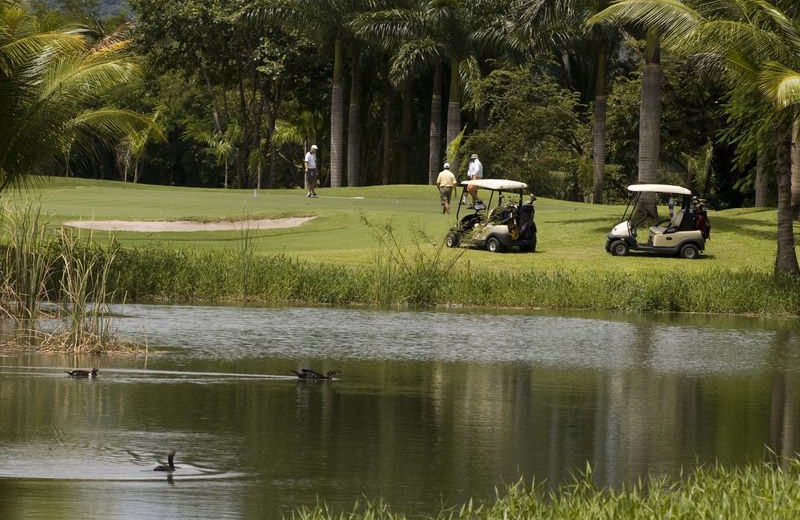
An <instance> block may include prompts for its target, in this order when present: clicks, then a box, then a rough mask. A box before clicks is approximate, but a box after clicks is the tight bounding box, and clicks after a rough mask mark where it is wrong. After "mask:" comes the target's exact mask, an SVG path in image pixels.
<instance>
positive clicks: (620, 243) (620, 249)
mask: <svg viewBox="0 0 800 520" xmlns="http://www.w3.org/2000/svg"><path fill="white" fill-rule="evenodd" d="M610 249H611V254H612V255H614V256H628V251H630V248H629V247H628V244H626V243H625V241H624V240H617V241H616V242H614V243H613V244H611V248H610Z"/></svg>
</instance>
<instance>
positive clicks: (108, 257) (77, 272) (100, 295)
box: [58, 229, 118, 352]
mask: <svg viewBox="0 0 800 520" xmlns="http://www.w3.org/2000/svg"><path fill="white" fill-rule="evenodd" d="M117 248H118V245H117V244H116V242H112V243H111V244H110V245H109V247H108V248H107V249H105V250H104V249H101V248H96V247H93V245H92V242H91V236H90V237H89V239H88V241H85V240H83V239H82V238H81V236H80V233H79V232H73V231H70V230H67V229H62V230H61V231H60V232H59V235H58V250H59V252H60V259H61V264H62V265H61V268H62V270H61V281H60V288H61V310H62V312H63V314H64V315H65V316H66V318H67V322H68V327H67V329H66V331H65V333H64V334H63V335H62V338H61V340H60V341H61V342H63V345H64V346H65V347H66V349H68V350H70V351H72V352H79V351H94V352H102V351H105V350H108V349H110V348H111V347H113V346H115V344H116V338H115V336H114V334H113V330H112V318H111V313H110V310H109V306H110V305H111V304H112V303H113V302H114V297H115V295H116V291H114V290H112V289H110V288H109V275H110V273H111V268H112V265H113V263H114V259H115V257H116V250H117Z"/></svg>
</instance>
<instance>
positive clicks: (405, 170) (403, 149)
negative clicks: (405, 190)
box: [398, 80, 414, 184]
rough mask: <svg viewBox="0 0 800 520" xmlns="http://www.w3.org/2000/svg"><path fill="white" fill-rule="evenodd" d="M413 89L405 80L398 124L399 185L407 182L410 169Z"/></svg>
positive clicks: (412, 130) (409, 82)
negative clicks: (401, 110)
mask: <svg viewBox="0 0 800 520" xmlns="http://www.w3.org/2000/svg"><path fill="white" fill-rule="evenodd" d="M413 123H414V89H413V88H412V85H411V81H408V80H406V82H405V84H404V86H403V114H402V120H401V122H400V127H401V128H400V131H401V138H400V140H401V144H400V175H399V179H398V180H399V182H400V184H407V183H408V182H409V178H410V175H409V169H410V168H411V141H412V140H413V135H412V134H413V132H414V127H413Z"/></svg>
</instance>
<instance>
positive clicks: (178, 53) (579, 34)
mask: <svg viewBox="0 0 800 520" xmlns="http://www.w3.org/2000/svg"><path fill="white" fill-rule="evenodd" d="M129 3H130V6H131V8H132V10H133V13H134V15H133V16H134V18H135V23H136V30H135V41H136V43H137V46H136V49H137V51H138V52H140V53H141V54H142V55H143V56H144V57H145V58H146V59H145V61H144V62H143V64H144V67H145V81H143V82H139V83H136V84H135V85H130V86H129V87H128V88H126V89H120V90H119V91H118V93H117V99H118V100H121V101H123V102H125V103H127V104H128V106H130V107H131V108H135V109H138V110H141V111H144V112H156V113H157V114H158V121H159V123H160V124H161V125H162V126H163V127H164V128H165V129H166V136H167V140H166V142H164V143H161V144H159V143H153V142H150V143H147V144H146V146H145V147H144V150H142V152H141V154H140V156H138V158H137V160H138V162H137V165H138V166H139V170H140V171H139V172H137V176H136V178H137V179H139V180H142V181H144V182H151V183H161V184H179V185H181V184H184V185H197V186H222V185H224V184H226V172H227V171H228V169H230V177H229V179H228V182H227V184H228V185H230V186H239V187H249V186H256V185H263V186H291V185H296V184H298V183H299V182H300V179H301V177H300V175H299V171H300V166H301V162H302V155H303V153H304V149H305V148H306V147H307V146H309V145H310V144H311V143H312V142H315V143H317V144H318V145H320V147H321V149H322V150H321V153H322V158H323V163H324V172H323V177H325V176H326V175H327V173H328V169H329V164H330V158H331V154H332V153H333V150H331V149H330V142H329V139H331V134H330V131H331V127H330V125H329V122H330V118H331V110H332V98H331V85H332V83H331V82H332V81H333V79H332V78H333V75H334V72H335V71H334V70H333V68H334V67H335V66H338V67H340V68H341V70H340V74H341V77H342V79H341V81H342V82H343V85H344V88H346V89H350V87H351V86H353V85H355V84H356V83H355V81H357V82H358V85H357V86H358V89H357V91H356V92H355V93H354V94H352V95H350V96H345V98H348V97H349V100H348V99H344V104H345V107H344V112H343V115H345V116H346V114H347V110H348V108H347V107H348V106H349V107H350V110H351V111H352V110H353V108H354V106H357V107H358V108H359V110H358V112H357V114H358V115H357V116H356V119H352V113H351V118H350V119H349V120H348V121H347V124H345V125H344V132H345V133H344V139H345V141H347V140H348V139H353V138H356V137H358V139H359V140H360V141H363V142H361V143H360V146H359V147H357V148H352V149H351V148H350V147H349V145H348V146H347V147H345V148H347V149H343V150H342V151H341V152H340V153H342V154H343V159H344V160H343V168H345V169H347V168H356V167H357V168H358V173H357V178H356V179H353V178H351V179H350V180H351V181H354V182H355V183H359V184H360V183H366V184H376V183H385V182H391V183H393V182H412V183H422V182H427V181H429V179H430V169H431V168H433V166H431V165H429V162H430V161H429V159H431V158H433V157H434V156H435V157H438V158H441V157H443V156H444V155H445V151H446V147H447V144H448V140H449V138H450V137H451V136H450V134H451V133H452V130H453V129H447V128H444V127H445V126H446V125H445V124H444V123H445V121H444V119H445V115H446V114H445V112H447V111H448V108H449V105H450V104H451V103H454V102H458V103H461V106H462V108H463V110H462V111H461V113H460V117H459V119H460V121H459V128H456V130H460V129H461V128H466V138H465V140H464V141H463V142H462V147H461V154H471V153H474V152H478V153H481V154H482V155H483V156H484V157H485V160H484V164H485V166H486V168H487V170H488V171H489V172H490V174H493V175H499V174H503V175H511V176H514V177H516V178H520V179H522V178H524V179H527V180H530V181H532V182H533V186H534V189H535V190H537V191H539V192H542V193H546V194H550V195H555V196H559V197H564V198H570V199H577V200H584V199H587V198H590V194H591V192H592V178H591V160H592V159H591V158H592V152H593V151H592V124H593V117H594V112H593V104H594V100H595V93H596V89H597V85H596V84H595V82H594V80H593V76H594V75H595V74H596V73H597V51H598V50H599V48H597V47H593V46H592V45H593V44H592V43H591V42H592V41H594V39H597V38H603V39H604V41H606V40H609V39H610V38H617V39H615V40H614V42H615V43H614V45H612V46H610V47H609V46H606V47H605V48H606V49H608V51H609V64H608V72H609V75H610V78H611V81H610V87H609V91H610V98H609V108H608V119H609V133H608V143H607V148H608V151H609V153H608V159H609V164H608V165H607V166H606V169H607V171H608V172H609V178H608V186H606V187H605V188H606V192H607V194H608V196H609V197H611V198H612V199H613V198H614V196H615V195H619V194H620V187H624V186H625V185H626V184H627V183H629V182H631V181H635V179H636V169H637V164H636V156H637V148H636V142H637V140H638V136H637V133H638V115H637V114H638V105H639V96H640V93H639V89H640V85H641V81H640V72H639V65H638V63H639V62H640V61H641V60H642V59H643V52H644V48H643V45H642V44H641V43H640V42H639V41H637V40H635V39H630V40H627V41H622V40H619V39H618V37H617V36H615V35H614V33H613V31H604V32H598V31H594V32H587V31H586V30H585V28H584V25H583V24H584V22H585V20H586V18H587V16H588V14H591V12H590V11H586V10H585V9H584V7H583V6H582V4H581V3H580V2H573V4H574V5H572V6H569V5H567V4H569V2H563V3H553V5H551V6H549V7H548V9H549V11H548V12H543V11H544V9H539V10H537V9H535V7H536V2H518V1H512V0H492V1H482V2H477V3H474V2H467V3H463V2H457V1H450V2H444V3H440V4H437V7H436V8H437V9H441V11H437V12H438V14H437V15H436V16H433V14H432V13H433V11H430V9H433V7H432V6H433V4H431V5H430V6H428V7H425V6H426V5H427V4H426V3H425V2H421V1H410V0H405V1H394V2H370V3H363V5H362V3H359V2H355V1H353V2H332V3H330V5H328V4H327V3H325V4H319V5H316V6H312V5H311V4H305V3H303V2H299V1H295V2H292V1H277V0H270V1H262V2H260V3H256V4H251V3H249V2H245V1H244V0H242V1H240V2H218V1H213V0H169V1H165V2H161V1H159V2H155V1H152V0H133V1H131V2H129ZM462 3H463V4H464V5H462ZM334 4H335V5H334ZM556 4H558V5H559V6H561V7H557V6H556ZM562 4H563V6H562ZM59 5H60V6H61V7H62V8H63V9H65V10H66V11H68V12H70V13H73V14H74V13H80V12H83V13H84V15H83V20H86V19H88V18H91V15H94V16H96V17H102V16H103V12H104V10H103V9H102V8H101V6H100V5H99V3H98V2H89V1H84V2H60V3H59ZM253 5H255V6H256V7H257V9H256V10H255V11H254V10H253V7H252V6H253ZM559 8H563V9H564V10H563V11H559V10H558V9H559ZM425 9H428V11H426V10H425ZM326 10H327V12H326ZM86 13H89V14H86ZM448 13H450V14H448ZM523 14H524V15H525V16H523ZM562 15H563V16H562ZM426 16H427V17H428V18H426ZM326 17H327V18H328V19H330V20H333V19H334V18H335V20H336V23H338V24H339V26H340V28H341V29H345V28H348V27H351V29H350V30H349V31H347V32H346V33H345V32H343V33H342V35H343V36H346V37H343V38H342V40H341V42H340V46H341V53H342V61H341V63H340V64H339V65H337V64H336V63H334V62H335V59H334V58H335V56H334V54H335V52H334V51H335V49H334V43H335V42H334V41H333V39H332V38H333V37H334V36H336V35H337V34H338V33H328V32H325V31H327V29H326V26H325V25H324V22H325V21H326ZM476 17H477V18H476ZM429 18H430V19H429ZM473 18H474V19H475V22H473V21H472V20H473ZM448 20H449V21H448ZM116 21H117V19H116V18H110V19H108V22H107V23H108V24H113V23H116ZM287 22H291V23H287ZM515 22H516V23H515ZM437 24H438V25H437ZM447 24H450V25H447ZM440 26H441V27H440ZM107 29H110V27H107ZM453 31H461V32H463V33H464V35H463V38H460V39H456V38H447V37H446V35H447V34H451V35H452V34H453ZM633 34H635V32H634V33H633ZM462 40H463V41H465V42H466V41H467V40H468V41H469V45H468V46H466V43H464V44H463V48H462V47H459V45H462V44H459V45H456V43H458V42H460V41H462ZM609 41H610V40H609ZM454 42H455V43H454ZM665 63H666V68H667V72H666V74H665V85H666V86H665V89H664V92H663V95H662V98H663V103H664V116H665V121H664V124H665V127H664V132H663V135H662V149H663V154H664V155H663V156H662V162H661V170H662V174H663V176H664V178H665V179H669V180H676V181H677V180H681V181H690V182H689V183H690V184H691V183H695V184H697V186H696V187H697V188H700V189H704V191H705V193H706V194H707V195H711V196H712V197H713V198H715V199H717V200H719V202H720V203H721V204H723V205H730V204H733V205H739V204H742V203H746V202H747V201H748V200H752V196H753V195H752V188H753V183H752V182H751V183H747V182H740V183H739V184H738V186H741V187H742V188H743V192H737V191H734V190H733V189H732V186H733V185H734V184H736V183H737V181H738V180H739V179H742V178H746V177H747V176H749V175H752V172H754V169H753V168H752V166H753V165H752V164H749V163H748V164H745V165H744V166H745V167H744V168H743V169H741V170H736V169H735V168H734V163H733V159H732V157H731V154H730V153H728V152H727V148H726V147H725V145H724V143H721V144H720V135H721V133H720V131H721V129H722V127H723V126H724V118H725V114H724V113H723V111H722V110H721V105H722V103H723V102H724V101H725V95H726V93H725V91H724V89H721V88H718V85H716V84H715V83H714V82H712V81H710V80H709V79H708V78H707V77H706V76H704V75H703V74H702V73H701V71H699V69H696V68H691V69H688V70H687V69H684V68H682V67H681V66H680V65H679V63H677V62H675V60H672V58H669V57H667V58H665ZM356 67H358V70H357V69H356ZM454 67H455V68H454ZM521 71H525V73H524V74H525V75H524V76H522V75H521V74H523V73H522V72H521ZM353 78H357V79H356V80H355V81H354V79H353ZM504 83H505V84H504ZM709 86H713V88H708V87H709ZM434 102H436V103H437V104H436V105H432V103H434ZM522 104H526V105H528V104H529V105H530V106H526V107H525V108H524V109H522V110H519V109H518V108H519V107H520V106H521V105H522ZM432 107H434V108H437V107H438V110H439V113H438V118H439V121H435V119H437V117H436V116H437V114H436V113H435V112H436V110H434V112H431V108H432ZM548 112H549V113H550V114H553V115H555V116H556V117H555V118H551V117H549V115H548ZM451 115H452V114H451ZM345 119H347V118H346V117H345ZM433 123H437V124H438V129H437V130H436V132H434V125H433ZM543 123H545V124H544V125H543ZM351 127H352V128H351ZM511 129H513V132H512V133H509V130H511ZM443 130H447V132H445V131H443ZM567 134H569V135H567ZM434 135H435V136H436V137H435V138H434V137H433V136H434ZM501 136H505V137H501ZM434 148H435V150H434ZM522 148H525V149H526V151H525V152H524V153H523V152H522V151H521V149H522ZM348 150H350V151H352V150H357V152H354V153H357V154H358V157H356V158H350V157H348V153H349V152H348ZM434 152H435V153H434ZM429 156H430V157H429ZM706 157H708V160H706V159H705V158H706ZM512 158H521V160H512ZM439 160H441V159H439ZM120 164H125V163H124V162H121V161H120V160H119V157H111V158H109V159H106V160H102V161H101V163H99V164H96V165H94V166H93V167H84V168H79V170H80V171H79V172H78V174H79V175H87V176H95V177H103V178H120V179H122V178H123V177H126V176H127V175H126V174H125V173H124V172H123V171H121V170H122V168H120V167H119V165H120ZM431 164H434V163H431ZM435 164H437V166H436V168H438V167H439V166H440V165H438V161H437V162H436V163H435ZM387 169H388V171H386V170H387ZM131 177H132V175H131ZM325 178H327V177H325ZM328 182H330V181H328ZM341 182H342V183H343V184H347V183H348V176H347V175H346V172H345V175H343V178H342V181H341Z"/></svg>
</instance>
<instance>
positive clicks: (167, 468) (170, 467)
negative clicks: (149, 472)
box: [153, 450, 178, 473]
mask: <svg viewBox="0 0 800 520" xmlns="http://www.w3.org/2000/svg"><path fill="white" fill-rule="evenodd" d="M174 458H175V450H172V451H171V452H169V454H168V455H167V462H168V465H166V466H165V465H163V464H160V465H158V466H156V467H155V468H153V471H169V472H170V473H172V472H173V471H175V470H176V469H178V468H176V467H175V464H174V463H173V462H172V459H174Z"/></svg>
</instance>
